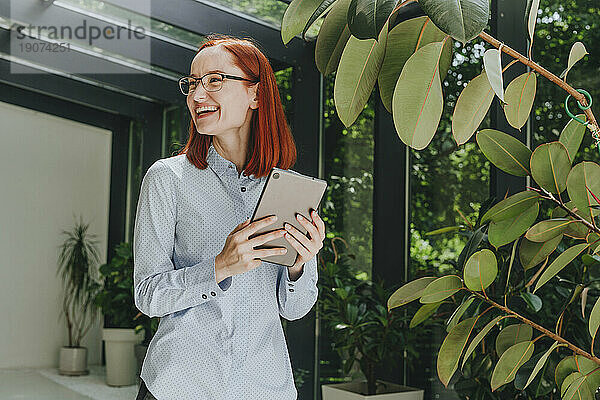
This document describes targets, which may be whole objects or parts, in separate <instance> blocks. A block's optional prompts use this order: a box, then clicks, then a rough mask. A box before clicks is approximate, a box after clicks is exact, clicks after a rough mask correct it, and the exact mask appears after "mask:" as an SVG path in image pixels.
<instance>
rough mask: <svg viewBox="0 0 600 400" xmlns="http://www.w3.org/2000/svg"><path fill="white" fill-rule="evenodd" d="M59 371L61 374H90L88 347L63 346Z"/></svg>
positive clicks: (59, 359) (59, 360)
mask: <svg viewBox="0 0 600 400" xmlns="http://www.w3.org/2000/svg"><path fill="white" fill-rule="evenodd" d="M58 373H59V374H60V375H71V376H79V375H87V374H89V373H90V371H89V370H88V369H87V348H85V347H67V346H63V347H61V349H60V354H59V357H58Z"/></svg>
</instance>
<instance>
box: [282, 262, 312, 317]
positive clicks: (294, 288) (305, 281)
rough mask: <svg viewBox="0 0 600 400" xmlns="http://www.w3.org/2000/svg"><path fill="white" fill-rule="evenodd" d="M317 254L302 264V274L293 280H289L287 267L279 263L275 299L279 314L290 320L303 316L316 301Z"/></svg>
mask: <svg viewBox="0 0 600 400" xmlns="http://www.w3.org/2000/svg"><path fill="white" fill-rule="evenodd" d="M317 280H318V273H317V256H316V255H315V256H314V257H313V258H311V259H310V260H308V261H307V262H306V263H305V264H304V268H303V270H302V274H301V275H300V277H299V278H298V279H296V280H295V281H292V280H290V274H289V268H288V267H287V266H285V265H279V272H278V275H277V301H278V304H279V315H281V316H282V317H283V318H285V319H287V320H289V321H292V320H295V319H300V318H302V317H304V316H305V315H306V314H308V312H309V311H310V310H311V309H312V307H313V306H314V305H315V303H316V302H317V297H318V296H319V289H318V288H317Z"/></svg>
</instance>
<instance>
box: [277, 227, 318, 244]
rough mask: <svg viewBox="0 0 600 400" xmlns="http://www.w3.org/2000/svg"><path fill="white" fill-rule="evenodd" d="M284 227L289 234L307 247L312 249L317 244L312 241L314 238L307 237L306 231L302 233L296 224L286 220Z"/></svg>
mask: <svg viewBox="0 0 600 400" xmlns="http://www.w3.org/2000/svg"><path fill="white" fill-rule="evenodd" d="M284 228H285V230H286V231H287V233H288V234H289V235H291V236H293V237H294V238H296V240H297V241H298V242H300V243H301V244H302V245H303V246H304V247H306V248H307V249H312V248H313V247H314V246H315V244H314V243H312V240H311V239H309V238H308V237H306V235H305V234H304V233H302V232H300V231H299V230H298V229H296V227H295V226H294V225H292V224H290V223H287V222H286V223H285V226H284Z"/></svg>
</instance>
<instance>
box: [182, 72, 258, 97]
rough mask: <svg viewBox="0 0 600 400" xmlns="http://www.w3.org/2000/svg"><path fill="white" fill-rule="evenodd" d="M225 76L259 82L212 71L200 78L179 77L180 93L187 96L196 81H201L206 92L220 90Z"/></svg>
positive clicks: (193, 88) (196, 83) (194, 86)
mask: <svg viewBox="0 0 600 400" xmlns="http://www.w3.org/2000/svg"><path fill="white" fill-rule="evenodd" d="M225 78H227V79H235V80H238V81H248V82H260V81H257V80H254V81H253V80H250V79H246V78H242V77H239V76H233V75H226V74H221V73H219V72H212V73H209V74H206V75H204V76H202V77H201V78H196V77H193V76H184V77H183V78H181V79H179V89H180V90H181V93H183V94H184V95H186V96H187V95H189V94H190V93H192V92H193V91H194V90H196V87H197V85H198V81H201V82H202V86H204V89H206V91H207V92H216V91H219V90H221V88H222V87H223V79H225Z"/></svg>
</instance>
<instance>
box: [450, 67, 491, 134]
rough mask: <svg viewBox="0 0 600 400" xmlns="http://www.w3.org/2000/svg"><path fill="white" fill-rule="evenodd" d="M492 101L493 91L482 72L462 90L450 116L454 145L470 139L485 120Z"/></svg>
mask: <svg viewBox="0 0 600 400" xmlns="http://www.w3.org/2000/svg"><path fill="white" fill-rule="evenodd" d="M492 100H494V91H493V90H492V87H491V86H490V82H489V81H488V78H487V76H486V74H485V71H483V72H482V73H481V74H480V75H477V76H476V77H475V78H473V79H471V81H470V82H469V83H468V84H467V86H466V87H465V88H464V89H463V90H462V92H461V93H460V95H459V96H458V100H457V101H456V106H454V113H453V114H452V135H453V136H454V140H455V141H456V144H458V145H459V146H460V145H462V144H465V143H467V142H468V141H469V139H471V136H473V133H475V131H476V130H477V128H478V127H479V125H480V124H481V121H483V119H484V118H485V116H486V114H487V112H488V110H489V108H490V105H491V104H492Z"/></svg>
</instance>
